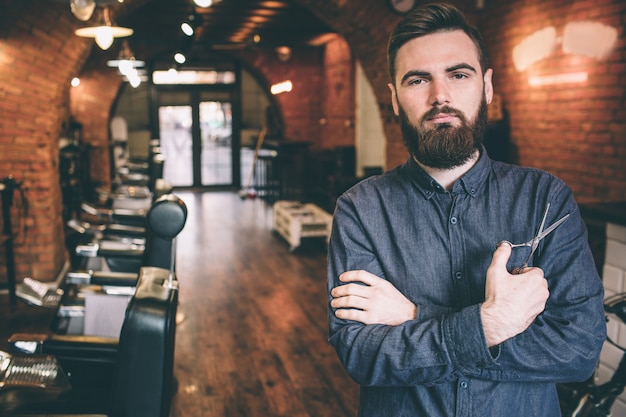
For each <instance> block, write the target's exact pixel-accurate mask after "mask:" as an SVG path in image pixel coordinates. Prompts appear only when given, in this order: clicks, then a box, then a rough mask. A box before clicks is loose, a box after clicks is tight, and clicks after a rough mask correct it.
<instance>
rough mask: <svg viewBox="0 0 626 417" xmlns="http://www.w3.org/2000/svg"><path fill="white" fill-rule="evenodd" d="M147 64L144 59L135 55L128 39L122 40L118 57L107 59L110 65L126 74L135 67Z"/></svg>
mask: <svg viewBox="0 0 626 417" xmlns="http://www.w3.org/2000/svg"><path fill="white" fill-rule="evenodd" d="M145 64H146V63H145V62H144V61H141V60H139V59H136V58H135V55H134V54H133V52H132V51H131V49H130V45H129V44H128V40H126V39H124V40H123V41H122V46H121V48H120V52H119V55H118V57H117V59H111V60H109V61H107V65H108V66H109V67H114V68H117V69H119V71H120V72H121V73H122V74H124V75H127V74H128V73H130V72H131V71H132V70H133V69H134V68H141V67H143V66H144V65H145Z"/></svg>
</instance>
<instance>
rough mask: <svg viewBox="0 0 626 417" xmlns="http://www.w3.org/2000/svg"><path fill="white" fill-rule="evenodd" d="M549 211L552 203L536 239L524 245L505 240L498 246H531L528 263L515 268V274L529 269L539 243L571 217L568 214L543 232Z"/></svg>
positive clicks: (548, 207) (547, 207)
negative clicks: (503, 244) (502, 244)
mask: <svg viewBox="0 0 626 417" xmlns="http://www.w3.org/2000/svg"><path fill="white" fill-rule="evenodd" d="M548 210H550V203H548V205H547V206H546V211H545V212H544V213H543V219H542V220H541V225H540V226H539V230H538V231H537V235H535V237H534V238H532V239H530V240H529V241H528V242H524V243H515V244H514V243H511V242H509V241H508V240H503V241H501V242H500V243H498V246H500V244H501V243H506V244H508V245H509V246H511V248H520V247H523V246H529V247H530V253H529V254H528V258H526V262H524V265H522V266H520V267H518V268H515V270H514V272H513V273H514V274H521V273H522V270H523V269H524V268H526V267H528V263H529V262H530V260H531V259H532V257H533V255H534V254H535V251H536V250H537V248H538V247H539V242H541V240H542V239H543V238H544V237H546V236H548V235H549V234H550V233H552V231H553V230H554V229H556V228H557V227H559V226H560V225H561V223H563V222H564V221H565V220H567V218H568V217H569V213H567V214H566V215H565V216H563V217H561V218H560V219H559V220H557V221H556V222H555V223H554V224H552V225H551V226H550V227H548V228H547V229H546V230H543V228H544V226H545V224H546V217H548Z"/></svg>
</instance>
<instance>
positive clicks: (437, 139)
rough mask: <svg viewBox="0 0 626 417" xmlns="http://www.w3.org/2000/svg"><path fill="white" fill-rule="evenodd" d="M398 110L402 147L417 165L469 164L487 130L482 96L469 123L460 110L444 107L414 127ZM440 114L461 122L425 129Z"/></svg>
mask: <svg viewBox="0 0 626 417" xmlns="http://www.w3.org/2000/svg"><path fill="white" fill-rule="evenodd" d="M398 107H399V116H400V127H401V129H402V136H403V138H404V144H405V146H406V147H407V149H408V150H409V152H410V153H411V155H412V156H413V158H415V159H416V160H417V161H418V162H420V163H422V164H424V165H426V166H428V167H431V168H436V169H452V168H455V167H458V166H461V165H463V164H464V163H465V162H467V161H469V160H470V159H471V158H472V157H473V156H474V154H475V153H476V151H477V150H479V149H480V146H481V144H482V142H483V138H484V135H485V130H486V129H487V101H486V99H485V97H484V96H483V99H482V101H481V103H480V107H479V109H478V113H477V114H476V118H475V120H474V121H473V122H472V123H470V122H468V120H467V118H466V117H465V115H464V114H463V113H462V112H461V111H459V110H456V109H453V108H451V107H448V106H443V107H435V108H433V109H431V110H430V111H428V112H427V113H426V114H425V115H424V116H423V117H422V119H421V120H420V124H419V126H414V125H412V124H411V122H410V121H409V118H408V117H407V114H406V112H405V111H404V109H403V108H402V106H398ZM439 113H447V114H453V115H455V116H456V117H458V118H459V119H460V120H461V125H460V126H457V127H455V126H452V125H451V124H449V123H442V124H438V125H436V126H435V127H433V128H427V127H425V122H426V121H427V120H428V119H430V118H432V117H434V116H435V115H437V114H439Z"/></svg>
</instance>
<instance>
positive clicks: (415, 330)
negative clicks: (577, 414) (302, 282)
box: [328, 149, 606, 417]
mask: <svg viewBox="0 0 626 417" xmlns="http://www.w3.org/2000/svg"><path fill="white" fill-rule="evenodd" d="M548 202H549V203H550V204H551V206H550V211H549V213H548V217H547V220H546V226H547V225H550V224H552V223H554V222H555V221H556V220H558V219H560V218H561V217H562V216H564V215H565V214H567V213H569V214H570V217H569V218H568V219H567V221H565V223H563V224H562V225H561V226H560V227H558V228H557V229H556V230H555V231H554V232H552V233H551V234H550V235H549V236H548V237H546V238H545V239H544V240H543V241H542V242H541V244H540V246H539V248H538V250H537V252H536V253H535V256H534V259H533V260H532V262H531V265H534V266H538V267H541V268H542V269H543V270H544V273H545V276H546V278H547V280H548V283H549V290H550V297H549V299H548V301H547V305H546V308H545V311H544V312H543V313H542V314H541V315H539V316H538V317H537V318H536V320H535V321H534V323H533V324H532V325H531V326H530V327H529V328H528V329H527V330H526V331H524V332H523V333H521V334H519V335H517V336H515V337H514V338H512V339H509V340H507V341H506V342H504V343H502V344H501V345H499V346H497V347H495V348H492V349H489V348H488V347H487V344H486V341H485V336H484V334H483V328H482V323H481V318H480V306H481V303H482V302H483V301H484V298H485V274H486V271H487V267H488V266H489V264H490V262H491V259H492V255H493V252H494V250H495V247H496V244H497V243H498V242H499V241H501V240H505V239H506V240H508V241H511V242H514V243H517V242H525V241H528V240H530V239H531V238H532V237H534V235H535V233H536V231H537V230H538V228H539V223H540V222H541V219H542V217H543V213H544V211H545V208H546V204H547V203H548ZM528 251H529V248H517V249H513V252H512V255H511V258H510V260H509V264H508V267H509V270H512V269H513V268H515V267H516V266H520V265H522V264H523V263H524V261H525V259H526V257H527V256H528V253H529V252H528ZM328 261H329V262H328V291H329V293H330V290H331V289H332V288H334V287H335V286H337V285H341V283H340V282H339V280H338V276H339V275H340V274H341V273H342V272H344V271H348V270H355V269H364V270H366V271H369V272H371V273H374V274H376V275H378V276H380V277H382V278H385V279H387V280H389V281H390V282H391V283H392V284H393V285H394V286H395V287H396V288H398V289H399V290H400V291H401V292H402V293H403V294H404V295H405V296H406V297H407V298H409V299H410V300H411V301H413V302H414V303H415V304H416V305H417V306H418V317H417V318H416V319H415V320H411V321H407V322H405V323H404V324H402V325H399V326H387V325H364V324H362V323H358V322H353V321H346V320H340V319H338V318H336V317H335V315H334V310H333V309H332V308H329V324H330V338H329V340H330V343H331V344H332V345H333V346H334V347H335V349H336V351H337V354H338V356H339V358H340V360H341V362H342V363H343V365H344V366H345V368H346V369H347V371H348V373H349V374H350V376H351V377H352V378H353V379H354V380H355V381H356V382H357V383H359V384H360V385H361V398H360V407H359V416H362V417H369V416H372V417H383V416H390V417H401V416H427V417H436V416H476V417H493V416H507V417H514V416H520V417H521V416H523V417H532V416H537V417H552V416H560V415H561V414H560V411H559V405H558V398H557V393H556V385H555V384H556V383H560V382H566V381H575V380H584V379H586V378H588V377H589V376H590V375H591V374H592V372H593V370H594V369H595V367H596V365H597V361H598V356H599V353H600V349H601V347H602V344H603V341H604V338H605V335H606V326H605V321H604V312H603V295H604V294H603V286H602V283H601V280H600V278H599V276H598V274H597V272H596V269H595V265H594V261H593V258H592V255H591V251H590V249H589V245H588V242H587V230H586V227H585V224H584V222H583V220H582V219H581V216H580V213H579V210H578V206H577V204H576V202H575V200H574V198H573V196H572V192H571V190H570V188H569V187H568V186H567V185H565V184H564V183H563V182H562V181H561V180H559V179H558V178H556V177H554V176H552V175H550V174H548V173H546V172H543V171H540V170H537V169H532V168H524V167H519V166H514V165H508V164H504V163H501V162H497V161H492V160H491V159H489V157H488V156H487V155H486V152H485V151H484V149H483V152H482V156H481V158H480V160H479V161H478V162H477V164H476V165H475V166H474V167H473V168H472V169H471V170H470V171H469V172H467V173H466V174H465V175H464V176H463V177H462V178H461V179H459V180H458V181H457V182H456V183H455V184H454V186H453V189H452V191H451V192H447V191H445V190H444V189H443V188H442V187H441V186H440V185H439V184H438V183H437V182H436V181H435V180H433V179H432V178H431V177H430V176H429V175H427V174H426V173H425V171H423V170H422V169H421V168H420V167H419V165H417V164H416V163H415V162H414V161H413V160H412V159H409V160H408V162H407V163H406V164H404V165H402V166H400V167H397V168H395V169H393V170H391V171H389V172H387V173H385V174H383V175H381V176H377V177H370V178H368V179H365V180H363V181H362V182H361V183H359V184H357V185H356V186H354V187H353V188H351V189H350V190H348V191H347V192H346V193H344V194H343V195H342V196H341V197H340V198H339V199H338V201H337V206H336V209H335V214H334V220H333V230H332V235H331V240H330V247H329V258H328ZM329 300H330V295H329Z"/></svg>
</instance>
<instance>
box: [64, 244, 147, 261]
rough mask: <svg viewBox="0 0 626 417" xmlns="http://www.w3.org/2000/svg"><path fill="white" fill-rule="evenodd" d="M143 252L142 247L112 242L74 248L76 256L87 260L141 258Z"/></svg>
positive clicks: (143, 247) (143, 248)
mask: <svg viewBox="0 0 626 417" xmlns="http://www.w3.org/2000/svg"><path fill="white" fill-rule="evenodd" d="M144 250H145V246H144V245H137V244H135V243H126V242H116V241H113V240H102V241H100V243H87V244H84V245H77V246H76V254H77V255H79V256H85V257H89V258H95V257H97V256H104V257H107V256H110V257H118V258H141V256H143V252H144Z"/></svg>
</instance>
